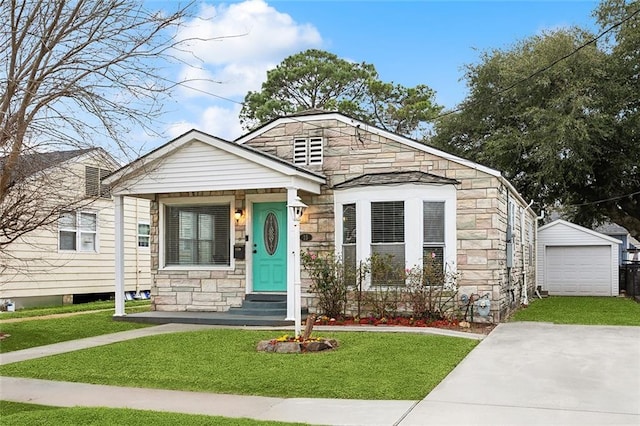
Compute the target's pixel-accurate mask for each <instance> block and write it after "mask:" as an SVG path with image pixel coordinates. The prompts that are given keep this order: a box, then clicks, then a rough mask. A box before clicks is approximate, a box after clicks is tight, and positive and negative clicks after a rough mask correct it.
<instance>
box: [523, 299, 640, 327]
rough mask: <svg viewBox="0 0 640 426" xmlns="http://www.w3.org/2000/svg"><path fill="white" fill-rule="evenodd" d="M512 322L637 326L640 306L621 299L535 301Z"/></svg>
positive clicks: (639, 320)
mask: <svg viewBox="0 0 640 426" xmlns="http://www.w3.org/2000/svg"><path fill="white" fill-rule="evenodd" d="M511 320H512V321H541V322H553V323H555V324H584V325H635V326H640V304H639V303H636V302H634V301H633V300H631V299H626V298H622V297H589V296H575V297H573V296H552V297H547V298H545V299H542V300H540V299H536V300H534V301H533V302H532V303H531V304H530V305H529V307H527V308H525V309H521V310H519V311H518V312H516V313H515V314H514V315H513V317H512V318H511Z"/></svg>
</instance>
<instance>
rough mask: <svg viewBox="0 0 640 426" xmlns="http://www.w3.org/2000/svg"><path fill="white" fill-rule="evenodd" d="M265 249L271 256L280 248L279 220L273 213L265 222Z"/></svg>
mask: <svg viewBox="0 0 640 426" xmlns="http://www.w3.org/2000/svg"><path fill="white" fill-rule="evenodd" d="M264 248H265V250H266V251H267V253H269V255H270V256H273V254H274V253H275V252H276V249H277V248H278V218H277V217H276V215H275V214H273V212H270V213H269V214H267V217H266V219H265V220H264Z"/></svg>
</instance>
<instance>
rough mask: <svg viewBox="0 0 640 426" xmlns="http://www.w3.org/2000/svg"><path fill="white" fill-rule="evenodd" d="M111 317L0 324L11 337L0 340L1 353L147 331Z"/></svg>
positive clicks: (108, 313) (98, 315)
mask: <svg viewBox="0 0 640 426" xmlns="http://www.w3.org/2000/svg"><path fill="white" fill-rule="evenodd" d="M147 309H149V308H148V307H146V306H141V307H134V308H128V309H127V312H129V313H131V312H135V311H140V310H147ZM112 317H113V311H105V312H95V313H88V314H81V315H75V316H70V317H64V318H49V319H34V320H28V321H20V322H9V323H7V322H0V332H2V333H6V334H9V335H10V337H8V338H6V339H3V340H0V353H4V352H11V351H17V350H20V349H26V348H32V347H35V346H42V345H49V344H52V343H58V342H64V341H67V340H74V339H82V338H84V337H92V336H99V335H102V334H109V333H116V332H118V331H125V330H132V329H135V328H142V327H148V325H146V324H138V323H132V322H123V321H114V320H113V318H112Z"/></svg>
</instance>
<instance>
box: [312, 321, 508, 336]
mask: <svg viewBox="0 0 640 426" xmlns="http://www.w3.org/2000/svg"><path fill="white" fill-rule="evenodd" d="M461 324H462V325H461ZM315 325H331V326H346V325H351V326H354V325H373V326H385V327H387V326H404V327H433V328H442V329H447V330H454V331H463V332H468V333H479V334H489V333H490V332H491V330H493V329H494V328H495V327H496V324H484V323H468V322H466V323H465V322H464V321H463V322H461V321H459V320H434V321H426V320H424V319H414V318H407V317H398V318H382V319H378V318H361V319H359V320H357V321H356V320H354V319H353V318H344V319H342V318H338V319H334V318H331V319H327V318H318V319H317V320H316V322H315Z"/></svg>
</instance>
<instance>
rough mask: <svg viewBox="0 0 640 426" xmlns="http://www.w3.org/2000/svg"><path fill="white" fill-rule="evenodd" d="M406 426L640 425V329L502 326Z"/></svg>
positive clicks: (417, 409)
mask: <svg viewBox="0 0 640 426" xmlns="http://www.w3.org/2000/svg"><path fill="white" fill-rule="evenodd" d="M400 424H401V425H402V426H408V425H430V424H433V425H454V424H455V425H460V424H463V425H482V424H486V425H533V424H538V425H542V424H544V425H552V424H559V425H574V424H575V425H589V424H594V425H596V424H597V425H605V424H607V425H611V424H615V425H621V424H632V425H640V327H612V326H575V325H554V324H546V323H532V322H520V323H508V324H500V325H499V326H498V327H497V328H496V329H495V330H493V332H492V333H491V334H490V335H489V336H488V337H487V338H486V339H485V340H483V341H482V342H481V343H480V344H479V345H478V347H477V348H476V349H474V350H473V351H472V352H471V353H470V354H469V355H468V356H467V357H466V358H465V359H464V360H463V361H462V363H460V365H458V367H457V368H456V369H454V370H453V371H452V372H451V374H449V376H447V378H446V379H445V380H444V381H443V382H442V383H440V385H438V386H437V387H436V388H435V389H434V390H433V391H432V392H431V393H430V394H429V395H428V396H427V397H426V398H425V399H424V400H422V401H421V402H420V403H418V405H417V406H416V407H415V408H414V409H413V410H411V412H409V413H408V414H407V416H406V417H405V418H404V419H403V420H402V421H401V422H400Z"/></svg>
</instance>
